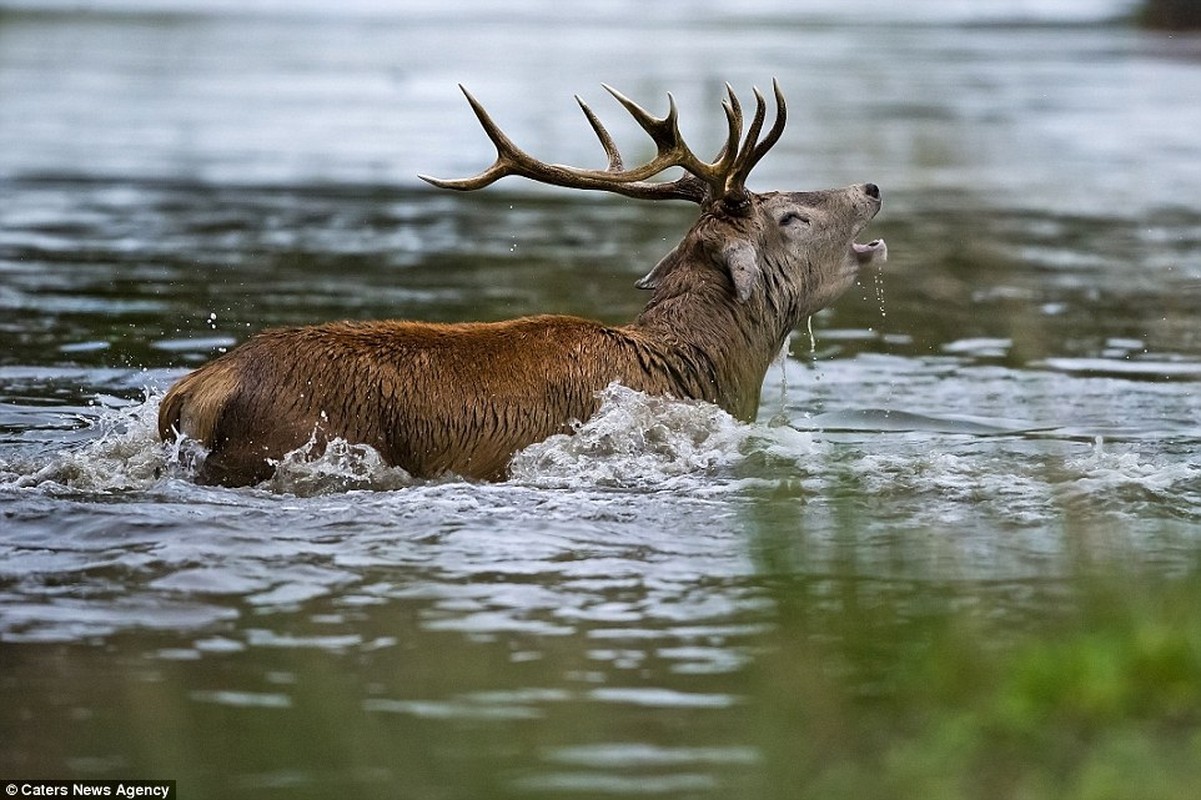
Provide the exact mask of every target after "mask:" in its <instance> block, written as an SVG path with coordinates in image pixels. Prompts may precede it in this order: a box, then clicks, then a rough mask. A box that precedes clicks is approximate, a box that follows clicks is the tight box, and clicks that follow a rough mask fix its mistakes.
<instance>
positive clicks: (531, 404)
mask: <svg viewBox="0 0 1201 800" xmlns="http://www.w3.org/2000/svg"><path fill="white" fill-rule="evenodd" d="M873 188H874V187H873ZM860 195H862V197H861V196H860ZM798 198H799V200H798ZM866 200H867V196H866V195H863V193H862V189H861V188H860V187H849V188H848V189H845V190H832V191H831V192H828V193H805V194H801V193H798V194H796V195H781V194H777V193H771V194H769V195H752V196H751V201H752V206H753V208H752V209H751V212H748V213H744V214H740V215H737V216H729V215H725V214H723V213H721V212H720V210H710V211H707V212H706V213H704V214H702V217H701V219H700V220H698V222H697V223H696V224H695V225H694V226H693V228H692V230H691V231H689V233H688V235H687V236H685V238H684V240H683V241H682V242H681V243H680V244H679V245H678V246H677V247H676V248H675V249H674V250H673V251H672V252H671V253H670V254H669V255H668V256H667V257H665V258H664V259H663V261H661V262H660V264H659V265H658V266H656V267H655V269H654V270H652V272H651V273H650V274H649V275H648V276H647V278H646V279H644V281H643V282H641V285H643V286H644V287H646V288H650V289H652V291H653V292H654V294H653V295H652V298H651V301H650V302H649V303H648V305H647V307H646V308H645V309H644V310H643V312H642V313H641V314H640V315H639V316H638V318H637V319H636V320H635V321H634V322H633V323H631V324H629V325H626V326H622V327H610V326H606V325H602V324H601V323H598V322H592V321H590V320H585V319H580V318H576V317H567V316H553V315H548V316H535V317H525V318H521V319H515V320H509V321H506V322H494V323H459V324H433V323H422V322H404V321H381V322H336V323H329V324H324V325H316V326H309V327H302V328H287V329H277V330H268V331H264V332H262V333H260V334H258V335H256V336H253V337H252V338H250V339H249V340H248V341H246V342H245V343H244V344H242V345H241V346H239V347H237V348H235V349H234V350H232V351H230V352H229V353H227V354H225V355H223V356H221V357H219V358H217V359H215V360H214V361H212V362H210V363H208V364H206V365H205V366H203V367H201V368H200V369H198V370H196V371H195V372H192V373H191V374H189V375H187V376H185V377H184V378H183V379H181V380H180V381H179V382H178V383H177V384H176V385H175V386H174V387H172V388H171V390H170V391H169V392H168V393H167V395H166V397H164V399H163V402H162V405H161V407H160V412H159V434H160V436H161V437H162V438H163V439H164V440H170V439H173V438H174V437H176V436H178V435H180V434H183V435H186V436H188V437H190V438H192V439H195V440H197V441H199V442H200V443H202V444H203V445H204V446H205V447H207V448H208V449H209V454H208V456H207V458H206V459H205V460H204V462H203V465H202V467H201V469H200V473H199V475H198V479H199V480H200V481H202V482H204V483H216V484H224V485H231V486H236V485H248V484H253V483H257V482H259V481H261V480H263V479H265V478H268V477H270V475H271V474H272V472H273V470H274V466H273V465H272V463H271V461H272V460H278V459H279V458H281V457H282V456H283V455H284V454H285V453H287V452H288V451H290V450H294V449H296V448H297V447H300V446H302V445H304V444H305V443H306V442H308V441H309V440H310V439H311V438H315V441H316V444H317V447H318V450H320V448H321V447H322V446H323V445H324V443H325V442H326V441H328V440H329V439H331V438H334V437H337V438H341V439H345V440H347V441H350V442H354V443H362V444H367V445H370V446H372V447H373V448H375V449H376V450H378V451H379V452H380V454H381V455H382V457H383V458H384V460H385V461H387V462H388V463H389V464H391V465H394V466H399V467H402V468H404V469H405V470H407V471H408V472H409V473H411V474H413V475H415V476H437V475H441V474H444V473H454V474H457V475H462V476H465V477H471V478H481V479H488V480H496V479H501V478H503V477H504V476H505V473H506V468H507V465H508V463H509V460H510V458H511V457H512V455H513V453H515V452H516V451H518V450H520V449H521V448H523V447H525V446H527V445H529V444H532V443H534V442H537V441H541V440H542V439H545V438H546V437H548V436H550V435H552V434H555V433H560V432H565V431H569V430H570V429H571V426H572V423H573V422H574V421H582V420H586V419H587V418H588V417H590V416H591V415H592V414H593V413H594V412H595V410H596V408H597V405H598V400H597V397H596V396H597V393H598V392H599V391H600V390H601V389H603V388H604V387H605V386H607V385H608V384H610V383H612V382H614V381H616V382H619V383H622V384H624V385H625V386H628V387H630V388H632V389H635V390H638V391H643V392H646V393H649V394H655V395H671V396H673V397H677V398H691V399H698V400H705V401H709V402H712V403H715V404H717V405H718V406H720V407H722V408H724V409H725V410H726V411H728V412H730V413H731V414H733V415H734V416H736V417H738V418H740V419H743V420H751V419H754V417H755V414H756V412H757V410H758V405H759V393H760V389H761V386H762V383H763V377H764V375H765V373H766V371H767V367H768V364H769V363H770V361H771V359H772V358H773V357H774V356H775V355H776V353H778V352H779V349H780V347H781V346H782V344H783V342H784V340H785V338H786V336H787V334H788V333H789V332H790V331H791V330H792V329H793V328H794V327H795V326H796V325H797V323H798V322H799V320H800V319H802V318H803V317H804V316H805V315H807V314H811V313H813V312H815V311H817V310H818V309H819V308H820V307H822V306H823V305H825V304H827V303H828V302H831V301H832V300H833V298H834V297H836V296H837V295H838V294H841V292H842V291H843V290H844V289H845V288H846V286H848V285H849V280H848V279H847V277H846V275H845V274H844V273H845V272H846V269H845V267H846V262H847V258H848V252H849V247H850V240H851V237H853V236H854V235H855V234H856V233H857V232H858V231H859V230H860V229H861V228H862V227H863V225H865V224H866V222H867V220H869V219H870V218H871V216H872V215H874V214H875V211H876V209H878V207H879V202H878V198H877V199H876V200H875V201H868V202H863V201H866ZM800 202H803V203H804V204H805V205H804V207H805V208H806V209H808V210H809V211H810V212H811V213H814V214H818V213H826V212H823V206H827V205H828V206H830V208H832V209H833V211H831V212H829V213H830V216H831V225H832V227H834V228H836V229H837V230H836V231H835V232H834V234H832V235H828V236H826V238H820V237H819V238H817V239H815V241H814V243H813V245H812V246H809V245H806V246H805V247H804V248H800V249H798V246H797V245H795V244H794V245H789V247H790V248H791V249H788V248H785V249H787V250H788V253H791V255H789V256H788V257H787V258H785V257H782V256H781V253H780V251H781V248H782V247H784V245H782V244H781V241H780V240H779V237H780V236H781V235H782V234H780V233H779V232H778V231H776V230H775V228H776V219H777V217H779V214H780V212H779V208H781V207H785V208H787V207H792V206H795V205H797V204H798V203H800ZM873 202H874V205H873V204H872V203H873ZM823 235H825V234H823ZM773 237H774V238H773ZM826 239H829V241H826ZM731 242H735V243H741V244H740V247H742V252H743V255H745V254H746V253H747V252H749V253H751V259H750V261H746V260H745V259H744V260H743V262H741V266H740V268H739V269H737V270H736V269H735V267H734V266H733V265H732V264H730V263H728V261H729V258H728V256H727V254H728V253H729V251H730V243H731ZM798 253H799V254H800V255H801V256H803V257H798V255H797V254H798ZM850 280H853V273H852V274H851V278H850Z"/></svg>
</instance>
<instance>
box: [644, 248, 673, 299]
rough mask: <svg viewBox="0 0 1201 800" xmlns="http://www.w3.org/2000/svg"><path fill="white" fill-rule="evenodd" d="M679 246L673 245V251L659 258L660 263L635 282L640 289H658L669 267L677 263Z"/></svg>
mask: <svg viewBox="0 0 1201 800" xmlns="http://www.w3.org/2000/svg"><path fill="white" fill-rule="evenodd" d="M677 250H679V248H678V247H673V248H672V249H671V252H670V253H668V254H667V255H665V256H663V258H661V259H659V263H658V264H656V265H655V266H654V267H652V268H651V271H650V272H648V273H646V274H645V275H643V276H642V277H641V278H639V279H638V280H637V281H635V282H634V286H635V287H636V288H638V289H658V288H659V281H660V279H662V278H663V276H664V275H666V274H667V271H668V269H670V268H671V265H672V264H673V263H675V259H676V251H677Z"/></svg>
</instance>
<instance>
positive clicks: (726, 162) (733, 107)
mask: <svg viewBox="0 0 1201 800" xmlns="http://www.w3.org/2000/svg"><path fill="white" fill-rule="evenodd" d="M721 108H722V110H723V111H725V112H726V141H725V142H724V143H723V144H722V146H721V150H719V151H717V159H716V160H715V161H714V162H713V163H714V164H715V165H716V166H717V167H718V170H719V171H720V172H726V171H728V170H729V169H730V165H731V164H733V163H734V158H735V157H736V156H737V155H738V142H739V141H740V140H741V139H742V103H740V102H738V96H737V95H736V94H734V87H733V86H731V85H730V84H729V83H727V84H726V99H725V100H722V101H721Z"/></svg>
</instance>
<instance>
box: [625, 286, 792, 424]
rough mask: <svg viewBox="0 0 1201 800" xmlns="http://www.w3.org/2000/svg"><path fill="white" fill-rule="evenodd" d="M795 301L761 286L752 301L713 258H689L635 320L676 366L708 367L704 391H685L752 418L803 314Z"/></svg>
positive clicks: (644, 336) (640, 332)
mask: <svg viewBox="0 0 1201 800" xmlns="http://www.w3.org/2000/svg"><path fill="white" fill-rule="evenodd" d="M792 317H793V314H791V313H790V312H789V309H788V308H785V307H780V306H777V305H774V304H772V303H770V302H768V300H767V299H766V298H765V297H764V292H763V291H759V292H756V293H755V295H754V296H752V297H750V298H748V299H747V300H746V301H744V302H739V301H738V300H736V299H735V297H734V295H733V290H732V288H731V285H730V282H729V280H728V279H725V278H724V277H723V275H722V273H721V272H720V271H718V270H715V269H714V268H713V267H712V266H711V265H707V264H706V265H703V266H700V267H696V266H692V267H691V268H689V265H681V266H680V267H679V268H677V269H675V270H673V271H672V272H671V274H669V275H666V276H665V277H664V279H663V280H662V281H661V283H660V285H659V286H658V287H657V288H656V289H655V294H654V296H653V297H652V298H651V301H650V303H648V304H647V306H646V308H645V309H643V311H642V313H641V314H639V315H638V317H637V318H636V319H635V320H634V322H633V323H631V324H630V325H629V326H627V327H628V330H630V331H631V332H632V333H635V334H636V335H637V336H638V337H639V338H640V339H641V340H643V341H645V342H647V343H648V346H652V347H654V348H656V349H657V350H658V351H659V352H660V353H661V357H662V358H663V359H664V360H665V362H666V363H667V364H668V365H669V368H671V369H673V370H676V369H678V370H680V371H681V372H683V371H686V370H688V369H690V368H691V369H693V370H695V369H697V368H698V366H697V365H698V363H699V364H702V365H703V367H701V368H703V369H704V370H705V371H706V372H707V373H708V374H707V375H705V376H703V378H704V380H703V381H701V384H702V388H703V392H702V393H701V394H700V396H697V394H696V393H695V392H694V393H689V392H687V391H682V393H683V394H685V395H686V396H692V397H695V399H702V400H708V401H710V402H714V403H716V404H717V405H719V406H721V407H722V408H723V409H725V410H726V411H728V412H729V413H730V414H732V415H734V416H735V417H737V418H739V419H742V420H746V421H750V420H753V419H754V418H755V415H756V413H757V412H758V409H759V395H760V392H761V390H762V387H763V379H764V376H765V375H766V374H767V369H768V367H769V366H770V364H771V362H772V360H773V359H774V358H775V357H776V356H777V354H778V353H779V352H780V348H781V347H783V345H784V341H785V339H786V338H787V336H788V334H789V332H791V330H792V329H793V327H795V325H796V320H795V319H793V318H792Z"/></svg>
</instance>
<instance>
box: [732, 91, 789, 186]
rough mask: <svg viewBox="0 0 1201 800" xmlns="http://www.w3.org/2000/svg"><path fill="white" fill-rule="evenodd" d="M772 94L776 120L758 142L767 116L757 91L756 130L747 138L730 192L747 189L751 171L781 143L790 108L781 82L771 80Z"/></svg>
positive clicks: (764, 104)
mask: <svg viewBox="0 0 1201 800" xmlns="http://www.w3.org/2000/svg"><path fill="white" fill-rule="evenodd" d="M771 88H772V93H773V94H774V95H775V99H776V119H775V121H774V122H773V123H772V126H771V130H769V131H768V132H767V136H765V137H763V141H761V142H756V141H755V140H756V139H757V138H758V135H759V130H760V129H761V128H762V126H763V117H764V115H765V114H766V108H765V107H766V103H765V102H764V100H763V96H762V95H761V94H760V93H759V90H758V89H756V90H755V100H756V103H757V108H756V114H755V124H753V125H752V126H751V127H752V129H753V130H754V135H751V134H749V133H748V135H747V138H746V146H745V150H744V153H743V154H742V156H741V157H740V159H739V161H740V163H739V165H738V168H737V169H735V170H734V174H733V176H732V182H731V183H730V184H729V189H728V190H741V189H745V188H746V186H745V184H746V179H747V176H749V175H750V173H751V170H752V169H754V168H755V165H756V164H758V163H759V160H760V159H761V158H763V156H765V155H767V151H768V150H771V149H772V148H773V147H775V145H776V142H778V141H780V137H781V136H782V135H783V134H784V125H785V123H786V122H787V121H788V106H787V104H786V103H785V102H784V92H783V91H781V90H780V82H779V81H778V80H777V79H775V78H772V80H771Z"/></svg>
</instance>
